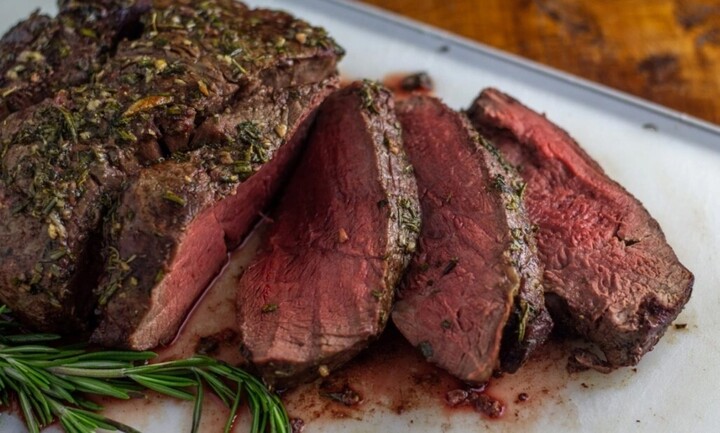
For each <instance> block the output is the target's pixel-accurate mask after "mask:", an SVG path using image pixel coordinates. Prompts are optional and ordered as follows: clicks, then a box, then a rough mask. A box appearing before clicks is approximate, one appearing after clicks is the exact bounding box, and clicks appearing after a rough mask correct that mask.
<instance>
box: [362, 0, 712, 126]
mask: <svg viewBox="0 0 720 433" xmlns="http://www.w3.org/2000/svg"><path fill="white" fill-rule="evenodd" d="M361 1H364V2H366V3H370V4H374V5H376V6H380V7H382V8H385V9H388V10H390V11H393V12H396V13H399V14H401V15H405V16H407V17H410V18H413V19H416V20H419V21H423V22H426V23H428V24H431V25H434V26H437V27H440V28H444V29H446V30H450V31H452V32H455V33H457V34H460V35H462V36H465V37H469V38H471V39H475V40H477V41H480V42H483V43H485V44H488V45H491V46H493V47H496V48H500V49H502V50H505V51H509V52H512V53H515V54H518V55H520V56H523V57H526V58H529V59H532V60H535V61H537V62H540V63H544V64H546V65H549V66H553V67H555V68H558V69H561V70H563V71H566V72H570V73H572V74H575V75H579V76H581V77H584V78H587V79H590V80H593V81H597V82H600V83H603V84H605V85H608V86H610V87H614V88H616V89H619V90H622V91H625V92H628V93H631V94H634V95H637V96H640V97H642V98H645V99H648V100H650V101H654V102H657V103H659V104H662V105H665V106H667V107H670V108H674V109H676V110H679V111H682V112H685V113H688V114H691V115H693V116H696V117H699V118H702V119H705V120H708V121H711V122H714V123H718V124H720V0H600V1H598V0H361Z"/></svg>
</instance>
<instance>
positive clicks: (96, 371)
mask: <svg viewBox="0 0 720 433" xmlns="http://www.w3.org/2000/svg"><path fill="white" fill-rule="evenodd" d="M9 313H10V311H9V309H8V308H7V307H6V306H5V305H0V407H2V406H7V405H8V404H9V401H10V400H11V399H12V398H14V399H16V400H17V402H18V404H19V406H20V410H21V411H22V414H23V417H24V420H25V425H26V426H27V428H28V430H29V431H30V433H39V432H40V429H42V428H43V427H44V426H47V425H49V424H51V423H52V422H54V421H56V420H57V421H59V423H60V425H61V426H62V428H63V429H64V430H65V431H66V432H67V433H93V432H95V431H97V430H101V429H102V430H106V431H118V432H125V433H138V431H137V430H136V429H134V428H132V427H130V426H127V425H125V424H122V423H120V422H117V421H114V420H112V419H109V418H106V417H105V416H103V415H101V414H100V413H99V412H100V411H101V410H102V409H103V408H102V406H100V405H99V404H97V403H95V402H93V401H91V400H90V399H89V398H88V397H90V396H106V397H113V398H116V399H121V400H127V399H130V398H132V397H134V396H137V395H141V394H142V393H143V392H145V391H155V392H157V393H159V394H162V395H165V396H169V397H173V398H177V399H180V400H187V401H194V409H193V421H192V429H191V431H192V433H195V432H197V431H198V429H199V426H200V416H201V414H202V403H203V398H204V392H205V390H209V391H211V392H212V393H214V394H215V395H216V396H217V397H218V398H219V399H220V400H221V401H222V402H223V403H224V404H225V406H227V407H228V408H230V414H229V415H228V420H227V422H226V424H225V429H224V431H225V432H229V431H230V430H231V428H232V425H233V420H234V419H235V417H236V415H237V412H238V409H239V403H240V402H241V400H242V399H243V398H245V399H246V400H247V404H248V405H249V407H250V412H251V414H252V424H251V430H250V431H251V432H252V433H264V432H272V433H286V432H289V431H291V427H290V420H289V418H288V415H287V412H286V411H285V408H284V407H283V404H282V402H281V401H280V399H279V397H278V396H277V395H276V394H274V393H272V392H271V391H269V390H268V389H267V388H266V387H265V386H264V385H263V384H262V383H261V382H260V381H259V380H258V379H256V378H255V377H253V376H252V375H250V374H248V373H246V372H245V371H243V370H241V369H239V368H237V367H232V366H230V365H227V364H225V363H222V362H220V361H217V360H215V359H213V358H209V357H207V356H200V355H195V356H193V357H190V358H187V359H179V360H173V361H166V362H159V363H156V364H152V363H149V361H150V360H151V359H153V358H155V357H156V354H155V353H153V352H132V351H98V352H92V351H89V350H87V349H85V348H78V347H77V346H72V347H62V346H57V345H56V344H52V342H55V341H57V340H58V339H59V337H58V336H57V335H52V334H23V333H18V327H17V324H16V322H15V321H14V320H12V318H11V317H10V316H9Z"/></svg>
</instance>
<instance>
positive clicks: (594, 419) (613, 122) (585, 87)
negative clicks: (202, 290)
mask: <svg viewBox="0 0 720 433" xmlns="http://www.w3.org/2000/svg"><path fill="white" fill-rule="evenodd" d="M249 3H251V4H253V5H263V6H267V7H272V8H282V9H286V10H288V11H291V12H293V13H295V14H297V15H299V16H301V17H303V18H306V19H307V20H309V21H310V22H312V23H313V24H318V25H323V26H325V27H326V28H327V29H328V30H329V31H330V33H331V34H332V35H333V36H334V37H335V38H336V39H337V40H338V41H339V43H340V44H341V45H342V46H343V47H345V48H346V49H347V52H348V54H347V56H346V58H345V59H344V60H343V62H342V66H341V69H342V72H343V74H345V75H347V76H349V77H370V78H382V77H383V76H384V75H386V74H388V73H392V72H398V71H419V70H422V71H427V72H429V73H430V75H431V76H432V77H433V78H434V79H435V82H436V90H437V94H438V95H439V96H441V97H442V98H443V99H444V100H445V101H446V102H448V104H449V105H451V106H453V107H455V108H463V107H466V106H467V105H468V104H469V102H470V101H471V100H472V99H473V97H474V96H475V95H476V94H477V93H478V91H479V90H480V89H481V88H483V87H486V86H494V87H498V88H500V89H502V90H503V91H506V92H508V93H510V94H512V95H514V96H515V97H517V98H519V99H520V100H521V101H523V102H524V103H525V104H527V105H529V106H530V107H532V108H534V109H536V110H538V111H541V112H544V113H546V114H547V116H548V117H549V118H550V119H551V120H553V121H554V122H556V123H557V124H559V125H561V126H562V127H564V128H565V129H567V130H568V131H569V132H570V134H571V135H572V136H573V137H575V138H576V139H577V140H578V141H579V142H580V143H581V144H582V145H583V147H584V148H585V149H586V150H587V151H588V152H589V153H590V154H591V155H592V156H593V157H594V158H595V159H596V160H597V161H598V162H599V163H600V164H601V165H602V166H603V167H604V168H605V170H606V172H607V173H608V174H609V175H610V176H611V177H612V178H614V179H615V180H617V181H619V182H620V183H621V184H622V185H624V186H625V187H626V188H627V189H628V190H629V191H631V192H632V193H633V194H634V195H635V196H636V197H638V198H639V199H640V200H641V201H642V202H643V203H644V204H645V206H646V207H647V209H648V210H649V211H650V213H651V214H652V215H653V216H654V217H655V218H656V219H657V220H658V221H659V222H660V225H661V226H662V228H663V230H664V231H665V234H666V235H667V239H668V242H669V243H670V244H671V245H672V246H673V248H674V249H675V251H676V253H677V255H678V257H679V258H680V260H681V261H682V262H683V263H684V264H685V265H686V266H687V267H688V268H689V269H690V270H691V271H692V272H693V273H694V274H695V277H696V280H695V288H694V292H693V296H692V298H691V300H690V302H689V303H688V305H687V307H686V308H685V310H684V311H683V313H682V314H681V316H680V318H679V319H678V321H677V322H680V323H687V325H688V326H687V329H686V330H684V331H677V330H674V329H672V328H671V329H670V330H669V331H668V335H666V337H665V338H663V340H661V341H660V343H659V344H658V345H657V347H656V348H655V350H653V351H652V352H651V353H649V354H648V355H646V356H645V357H644V358H643V360H642V362H641V363H640V365H639V366H638V368H637V372H633V371H632V370H631V369H624V370H620V371H617V372H615V373H613V374H610V375H600V374H596V373H593V372H588V373H582V374H579V375H575V376H572V377H569V376H567V374H566V373H564V370H563V366H562V365H558V366H554V367H553V369H551V370H552V371H551V372H550V373H547V375H548V376H553V377H554V378H553V379H548V380H551V381H552V380H554V381H557V380H558V378H560V380H563V381H564V383H563V384H562V385H561V386H560V387H557V388H554V391H553V392H552V395H551V396H549V397H547V398H546V399H545V401H542V402H539V403H536V404H534V406H532V409H527V410H525V409H523V407H519V409H518V408H517V406H514V408H515V409H516V413H515V414H513V415H512V416H508V418H513V417H514V418H515V420H513V419H506V420H505V421H502V422H486V421H482V419H481V418H480V417H479V416H478V415H477V414H475V413H467V412H463V413H454V414H453V413H448V412H447V411H443V410H441V409H439V408H421V409H417V410H412V409H411V410H408V411H406V412H404V413H402V415H396V414H394V413H390V412H387V411H382V410H376V411H374V412H372V413H366V414H361V416H358V418H360V419H353V420H343V421H339V420H334V421H327V420H326V421H321V422H319V421H316V422H314V423H310V424H308V425H307V427H306V429H305V431H306V432H308V433H313V432H328V433H329V432H333V433H334V432H353V433H360V432H393V431H397V432H399V431H409V430H412V431H417V432H437V431H443V432H468V431H488V432H499V431H516V430H517V431H524V432H543V433H545V432H556V431H582V432H617V431H635V432H653V433H657V432H686V431H687V432H690V431H692V432H707V433H710V432H718V431H720V389H718V388H719V387H720V337H718V336H717V334H718V332H720V265H718V262H720V257H719V255H718V253H719V252H720V200H718V195H719V194H720V129H718V128H717V127H715V126H712V125H709V124H707V123H704V122H701V121H699V120H696V119H693V118H690V117H688V116H685V115H682V114H679V113H675V112H672V111H669V110H665V109H662V108H659V107H657V106H655V105H652V104H648V103H646V102H643V101H641V100H638V99H635V98H632V97H628V96H626V95H623V94H620V93H617V92H614V91H610V90H608V89H606V88H603V87H600V86H597V85H593V84H589V83H587V82H585V81H583V80H580V79H577V78H573V77H571V76H568V75H565V74H561V73H558V72H555V71H553V70H550V69H548V68H544V67H541V66H538V65H535V64H532V63H530V62H526V61H523V60H519V59H517V58H515V57H512V56H508V55H506V54H503V53H500V52H498V51H495V50H491V49H488V48H486V47H483V46H480V45H477V44H474V43H471V42H467V41H465V40H462V39H459V38H456V37H453V36H450V35H448V34H445V33H442V32H439V31H436V30H433V29H431V28H429V27H426V26H421V25H418V24H415V23H412V22H410V21H408V20H404V19H399V18H396V17H395V18H394V17H390V16H389V15H386V14H382V13H379V12H377V11H373V10H370V9H367V8H362V7H360V6H358V5H354V4H349V3H342V2H339V1H338V2H336V1H331V0H305V1H302V2H300V1H291V0H266V1H260V0H253V1H250V2H249ZM36 7H43V9H45V10H48V11H52V10H53V9H54V2H53V1H52V0H25V1H16V0H0V10H1V11H2V12H1V13H0V31H3V32H4V31H5V29H6V28H8V27H9V26H10V25H12V23H13V22H15V21H16V20H18V19H20V18H22V17H24V16H26V15H27V14H28V13H29V12H30V11H31V10H32V9H34V8H36ZM651 125H652V127H651ZM562 362H564V361H563V360H562V359H560V360H559V361H558V364H561V363H562ZM389 380H391V378H389ZM514 380H515V382H518V381H528V382H527V383H530V382H531V381H532V380H533V378H528V377H522V378H521V379H514ZM502 381H506V382H507V383H513V378H507V377H506V378H504V379H503V380H502ZM502 381H501V382H502ZM565 382H566V383H565ZM528 386H530V385H528ZM515 409H514V410H515ZM188 411H189V407H188V406H187V405H185V406H183V405H177V404H175V403H167V404H164V405H163V406H162V409H161V410H159V411H158V412H157V414H156V415H155V416H153V417H152V418H151V419H150V420H149V421H148V420H147V419H146V420H145V421H143V422H142V423H141V424H138V425H139V426H140V425H142V428H143V429H144V431H145V432H146V433H165V432H178V433H179V432H183V431H189V426H188V424H187V420H188V417H189V412H188ZM134 418H135V417H134V416H133V415H132V412H130V413H129V414H126V418H125V419H123V421H126V422H128V423H131V424H133V421H134ZM22 431H23V430H22V427H21V425H20V424H19V422H18V421H17V420H16V419H14V418H12V417H11V416H8V415H0V433H15V432H22Z"/></svg>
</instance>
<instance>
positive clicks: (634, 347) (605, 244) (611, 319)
mask: <svg viewBox="0 0 720 433" xmlns="http://www.w3.org/2000/svg"><path fill="white" fill-rule="evenodd" d="M469 114H470V117H471V118H472V121H473V122H474V124H475V125H476V126H477V127H478V129H479V130H480V131H481V132H482V133H483V134H486V135H487V136H488V137H491V138H492V139H493V141H494V142H495V143H496V144H497V145H498V147H499V148H500V150H501V151H502V153H503V154H504V155H505V156H506V157H507V159H508V160H509V161H510V162H511V163H512V164H514V165H516V166H517V167H519V168H520V174H521V175H522V177H523V178H524V180H525V181H526V182H527V187H526V189H525V198H526V200H525V202H526V204H527V208H528V211H529V214H530V217H531V219H532V220H533V221H534V222H535V223H537V225H538V226H539V231H538V233H537V239H538V248H539V252H540V257H541V259H542V261H543V263H544V266H545V273H544V284H545V289H546V291H547V292H546V299H547V303H548V307H549V308H550V310H551V313H552V314H553V316H554V317H555V318H556V320H557V321H558V322H559V323H560V324H562V325H563V326H565V327H566V328H569V329H571V330H575V331H577V332H579V333H580V334H581V335H583V336H584V337H585V338H587V339H588V340H589V341H591V342H593V343H595V344H597V346H598V347H599V348H600V349H601V350H602V351H603V352H604V354H605V358H606V359H605V360H602V359H599V358H598V357H596V356H592V355H590V354H589V353H580V354H578V356H576V357H575V359H574V362H576V363H580V364H582V365H583V366H585V367H595V368H597V369H598V370H601V371H609V370H610V369H612V368H614V367H618V366H624V365H634V364H637V362H638V361H639V360H640V358H641V357H642V356H643V354H645V353H646V352H648V351H649V350H651V349H652V348H653V346H654V345H655V343H656V342H657V341H658V339H659V338H660V337H661V336H662V334H663V333H664V332H665V329H666V328H667V327H668V325H669V324H670V323H671V322H672V321H673V320H674V319H675V318H676V317H677V315H678V313H680V311H681V310H682V308H683V306H684V305H685V303H686V302H687V300H688V298H689V297H690V293H691V290H692V284H693V275H692V274H691V273H690V272H689V271H688V270H687V269H686V268H685V267H684V266H683V265H682V264H681V263H680V262H679V261H678V259H677V257H676V256H675V253H674V252H673V250H672V248H671V247H670V246H669V245H668V244H667V242H666V241H665V236H664V235H663V232H662V230H661V229H660V227H659V225H658V223H657V221H655V220H654V219H653V218H652V217H651V216H650V215H649V214H648V212H647V211H646V210H645V208H643V206H642V204H641V203H640V202H639V201H638V200H637V199H635V198H634V197H633V196H632V195H631V194H630V193H629V192H627V191H626V190H625V189H624V188H623V187H622V186H620V185H619V184H617V183H616V182H614V181H613V180H611V179H610V178H608V176H607V175H606V174H605V173H604V172H603V170H602V168H600V166H599V165H598V164H597V163H596V162H595V161H593V160H592V159H591V158H590V157H589V156H588V155H587V154H586V153H585V152H584V151H583V150H582V148H581V147H580V146H579V145H578V144H577V143H576V142H575V141H574V140H573V139H572V138H571V137H570V136H569V135H568V134H567V133H566V132H565V131H563V130H562V129H560V128H559V127H557V126H556V125H554V124H552V123H551V122H550V121H549V120H547V119H546V118H545V117H544V116H542V115H539V114H538V113H535V112H533V111H531V110H530V109H528V108H527V107H525V106H523V105H522V104H520V103H519V102H517V101H516V100H514V99H512V98H511V97H509V96H507V95H505V94H502V93H500V92H498V91H497V90H493V89H488V90H485V91H483V92H482V94H481V95H480V96H479V97H478V98H477V99H476V100H475V102H474V103H473V104H472V106H471V108H470V112H469Z"/></svg>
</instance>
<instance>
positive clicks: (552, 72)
mask: <svg viewBox="0 0 720 433" xmlns="http://www.w3.org/2000/svg"><path fill="white" fill-rule="evenodd" d="M319 1H321V2H327V3H333V4H334V5H336V6H339V7H341V8H345V9H349V10H352V11H354V12H357V13H361V14H365V15H370V16H372V17H374V18H376V19H380V20H383V21H387V22H388V23H390V24H392V25H395V26H401V27H403V28H405V29H408V30H412V31H415V32H419V33H421V34H424V35H430V36H433V37H437V38H438V39H440V40H443V41H447V42H449V43H451V44H454V45H459V46H462V47H463V48H465V49H469V50H471V51H476V52H479V53H482V54H484V55H486V56H489V57H492V58H493V59H495V60H498V61H501V62H505V63H508V64H510V65H513V66H517V67H520V68H524V69H528V70H531V71H533V72H536V73H538V74H541V75H543V76H545V77H547V78H550V79H553V80H556V81H559V82H563V83H566V84H569V85H572V86H575V87H580V88H583V89H585V90H587V91H590V92H592V93H595V94H598V95H600V96H603V97H606V98H610V99H614V100H616V101H620V102H622V103H625V104H629V105H632V106H635V107H638V108H641V109H644V110H647V111H650V112H652V113H654V114H657V115H659V116H662V117H665V118H667V119H668V120H672V121H676V122H679V123H681V124H683V125H685V126H689V127H692V128H697V129H699V130H701V131H704V132H709V133H711V134H714V135H718V136H720V125H716V124H714V123H711V122H708V121H706V120H702V119H699V118H697V117H694V116H691V115H689V114H687V113H683V112H681V111H677V110H674V109H672V108H668V107H665V106H662V105H660V104H657V103H655V102H650V101H648V100H646V99H642V98H640V97H637V96H634V95H631V94H629V93H626V92H623V91H620V90H616V89H613V88H610V87H608V86H605V85H603V84H599V83H596V82H594V81H590V80H587V79H585V78H581V77H578V76H576V75H572V74H570V73H567V72H563V71H560V70H558V69H555V68H553V67H550V66H546V65H543V64H540V63H537V62H535V61H532V60H529V59H526V58H524V57H520V56H518V55H516V54H512V53H509V52H506V51H502V50H499V49H497V48H493V47H490V46H488V45H485V44H483V43H481V42H477V41H475V40H472V39H468V38H466V37H463V36H460V35H457V34H454V33H451V32H448V31H446V30H442V29H439V28H437V27H434V26H431V25H429V24H425V23H422V22H419V21H416V20H413V19H411V18H407V17H404V16H401V15H398V14H396V13H394V12H391V11H388V10H385V9H382V8H380V7H377V6H373V5H369V4H365V3H358V2H356V1H353V0H319Z"/></svg>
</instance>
